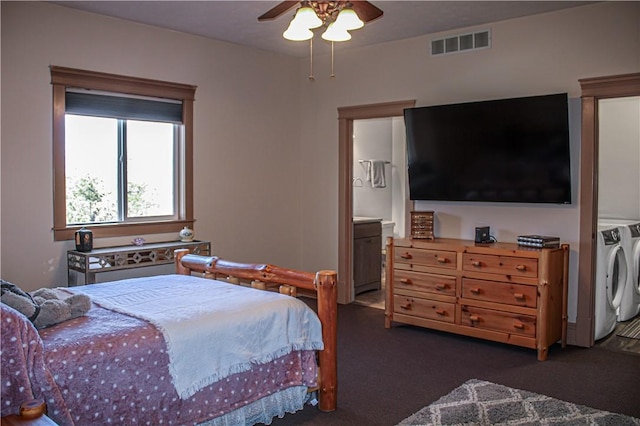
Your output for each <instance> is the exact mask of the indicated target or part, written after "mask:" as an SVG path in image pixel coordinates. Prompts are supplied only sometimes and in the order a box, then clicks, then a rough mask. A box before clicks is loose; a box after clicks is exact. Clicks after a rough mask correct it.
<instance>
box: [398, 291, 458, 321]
mask: <svg viewBox="0 0 640 426" xmlns="http://www.w3.org/2000/svg"><path fill="white" fill-rule="evenodd" d="M393 311H394V312H396V313H399V314H405V315H413V316H416V317H421V318H427V319H432V320H438V321H443V322H450V323H453V322H454V320H455V311H456V310H455V304H454V303H447V302H440V301H437V300H429V299H421V298H419V297H407V296H399V295H397V294H396V295H394V296H393Z"/></svg>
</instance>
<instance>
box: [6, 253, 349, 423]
mask: <svg viewBox="0 0 640 426" xmlns="http://www.w3.org/2000/svg"><path fill="white" fill-rule="evenodd" d="M175 261H176V274H174V275H164V276H156V277H144V278H135V279H131V280H121V281H115V282H111V283H101V284H94V285H89V286H83V287H75V288H69V289H66V290H67V291H72V292H79V293H84V294H87V295H89V296H90V297H91V298H92V301H93V304H92V308H91V309H90V311H89V312H88V313H87V314H86V315H85V316H83V317H80V318H75V319H72V320H69V321H66V322H63V323H61V324H57V325H55V326H52V327H48V328H44V329H41V330H36V329H35V328H34V327H33V325H32V324H31V323H30V322H29V321H28V320H27V319H26V317H24V316H23V315H21V314H20V313H18V312H17V311H15V310H13V309H12V308H10V307H8V306H6V305H4V304H0V305H2V321H1V323H2V350H1V353H2V371H1V373H2V416H3V417H4V416H6V415H15V414H18V413H19V410H20V404H21V403H22V402H24V401H28V400H33V399H34V398H36V399H41V400H43V401H44V402H45V403H46V406H47V412H48V416H49V417H50V418H51V419H52V420H54V421H55V422H56V423H58V424H60V425H86V424H92V425H97V424H136V425H138V424H139V425H143V424H150V425H160V424H167V425H185V424H193V425H236V424H255V423H265V424H270V423H271V421H272V419H273V418H274V417H276V416H277V417H282V416H284V414H285V413H287V412H289V413H292V412H295V411H298V410H300V409H302V408H303V407H305V406H307V408H305V409H315V408H313V407H309V405H315V404H317V405H318V409H320V410H321V411H326V412H330V411H333V410H335V409H336V404H337V366H336V344H337V335H336V321H337V313H336V312H337V302H336V300H337V288H336V285H337V281H336V273H335V272H333V271H319V272H317V273H315V274H313V273H309V272H303V271H296V270H292V269H285V268H280V267H277V266H273V265H268V264H246V263H237V262H230V261H225V260H223V259H219V258H217V257H205V256H199V255H193V254H189V253H188V250H177V251H176V253H175ZM239 284H240V285H239ZM242 284H244V285H242ZM256 288H257V289H261V290H272V291H256ZM150 289H151V290H150ZM185 289H188V290H185ZM196 290H198V291H200V293H198V294H197V296H196V299H197V300H196V301H195V302H194V301H193V299H192V298H190V296H189V295H188V293H194V292H195V291H196ZM304 292H306V293H309V294H310V295H311V296H312V297H315V298H316V299H317V309H315V311H314V310H312V309H311V308H310V307H309V304H307V303H304V302H302V301H300V299H297V298H295V297H291V296H296V295H298V294H299V293H304ZM183 298H184V301H183ZM168 301H169V302H168ZM238 301H241V302H238ZM163 304H164V305H163ZM165 305H166V306H165ZM240 305H242V306H240ZM163 306H164V307H163ZM209 307H210V308H209ZM154 309H155V311H157V312H156V313H153V314H149V313H147V311H152V310H154ZM280 311H282V313H280ZM316 311H317V312H316ZM194 312H195V314H194ZM169 313H170V315H169ZM148 315H152V316H148ZM153 315H156V316H153ZM194 315H198V316H197V319H192V318H194ZM176 318H177V319H176ZM234 336H235V338H234ZM220 342H224V343H223V344H222V343H220ZM232 356H233V358H232ZM236 356H240V359H238V358H235V357H236Z"/></svg>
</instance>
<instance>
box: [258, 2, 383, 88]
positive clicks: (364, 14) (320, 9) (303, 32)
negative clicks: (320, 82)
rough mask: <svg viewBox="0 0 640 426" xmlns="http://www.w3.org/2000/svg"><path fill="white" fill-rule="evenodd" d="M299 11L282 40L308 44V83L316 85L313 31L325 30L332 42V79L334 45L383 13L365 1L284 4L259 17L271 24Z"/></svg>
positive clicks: (327, 38) (345, 39) (324, 34)
mask: <svg viewBox="0 0 640 426" xmlns="http://www.w3.org/2000/svg"><path fill="white" fill-rule="evenodd" d="M296 6H298V7H297V9H296V12H295V14H294V17H293V19H292V20H291V23H290V24H289V27H288V28H287V30H286V31H285V32H284V33H282V36H283V37H284V38H285V39H287V40H291V41H304V40H309V49H310V54H309V58H310V59H309V64H310V71H309V80H311V81H313V80H314V79H315V78H314V77H313V36H314V33H313V32H312V31H311V30H313V29H315V28H319V27H323V28H324V30H323V31H324V32H323V33H322V38H323V39H324V40H327V41H330V42H331V76H330V77H332V78H333V77H335V74H334V73H333V43H334V42H341V41H347V40H350V39H351V34H350V33H349V31H352V30H357V29H359V28H362V27H363V26H364V24H365V23H369V22H371V21H373V20H376V19H378V18H380V17H381V16H382V10H380V9H378V8H377V7H376V6H374V5H373V4H371V3H369V2H368V1H364V0H353V1H349V0H346V1H343V0H340V1H310V0H302V1H283V2H280V3H278V4H277V5H276V6H274V7H272V8H271V9H270V10H268V11H267V12H265V13H263V14H262V15H260V16H259V17H258V21H259V22H264V21H270V20H273V19H276V18H278V17H279V16H281V15H283V14H284V13H286V12H287V11H289V10H290V9H293V8H294V7H296Z"/></svg>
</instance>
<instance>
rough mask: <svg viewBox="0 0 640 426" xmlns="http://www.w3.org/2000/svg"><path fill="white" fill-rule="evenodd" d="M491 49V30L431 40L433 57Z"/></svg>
mask: <svg viewBox="0 0 640 426" xmlns="http://www.w3.org/2000/svg"><path fill="white" fill-rule="evenodd" d="M489 47H491V33H490V31H489V30H483V31H477V32H474V33H464V34H456V35H450V36H447V37H445V38H440V39H437V40H431V55H432V56H436V55H445V54H448V53H457V52H468V51H471V50H478V49H487V48H489Z"/></svg>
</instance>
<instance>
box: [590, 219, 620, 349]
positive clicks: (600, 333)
mask: <svg viewBox="0 0 640 426" xmlns="http://www.w3.org/2000/svg"><path fill="white" fill-rule="evenodd" d="M596 245H597V250H596V277H595V278H596V280H595V281H596V288H595V315H594V325H595V327H594V330H595V331H594V339H595V340H599V339H602V338H603V337H606V336H607V335H609V334H610V333H611V332H612V331H613V330H614V329H615V327H616V322H617V316H618V308H619V307H620V302H621V300H622V294H623V292H624V287H625V285H626V282H627V259H626V257H625V254H624V248H623V247H622V244H621V243H620V228H618V227H617V226H610V225H603V226H598V232H597V237H596Z"/></svg>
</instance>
